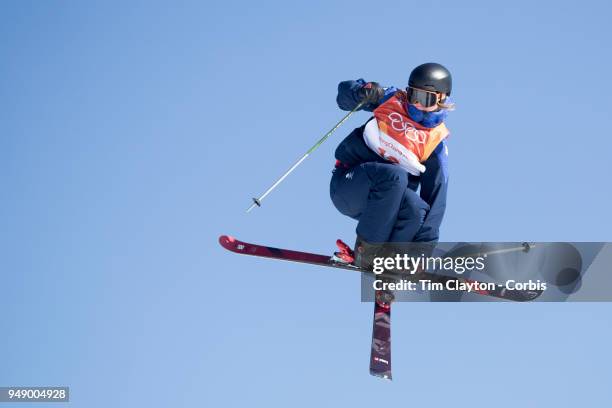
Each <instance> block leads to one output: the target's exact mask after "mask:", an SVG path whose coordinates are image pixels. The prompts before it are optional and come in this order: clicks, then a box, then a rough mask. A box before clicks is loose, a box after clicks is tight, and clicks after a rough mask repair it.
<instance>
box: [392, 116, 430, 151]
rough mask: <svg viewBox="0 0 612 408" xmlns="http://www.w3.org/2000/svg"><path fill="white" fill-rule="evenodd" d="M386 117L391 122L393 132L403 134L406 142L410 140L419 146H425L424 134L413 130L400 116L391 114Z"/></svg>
mask: <svg viewBox="0 0 612 408" xmlns="http://www.w3.org/2000/svg"><path fill="white" fill-rule="evenodd" d="M387 117H388V118H389V120H390V121H391V127H392V128H393V130H396V131H398V132H404V136H406V138H407V139H408V140H412V141H413V142H415V143H419V144H425V140H427V133H426V132H424V131H422V130H419V129H417V128H415V127H414V126H413V125H412V123H410V122H407V121H405V120H404V118H403V117H402V115H400V114H399V113H397V112H392V113H390V114H389V115H388V116H387Z"/></svg>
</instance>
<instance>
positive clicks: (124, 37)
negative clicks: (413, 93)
mask: <svg viewBox="0 0 612 408" xmlns="http://www.w3.org/2000/svg"><path fill="white" fill-rule="evenodd" d="M611 14H612V9H611V8H610V6H609V2H604V1H600V2H596V1H581V2H574V1H571V2H569V1H567V2H558V1H557V2H536V1H510V2H503V3H500V2H484V1H483V2H469V1H468V2H456V1H453V2H451V1H445V2H442V1H427V2H424V1H423V2H408V1H387V2H362V1H350V2H349V1H347V2H330V1H308V2H299V3H298V2H285V1H278V2H266V1H258V2H250V1H223V2H203V1H193V2H155V1H105V2H84V1H55V2H45V1H12V2H11V1H4V2H2V3H1V4H0V112H1V113H0V166H1V167H0V170H1V171H0V186H1V188H2V193H1V196H0V197H1V199H0V223H1V224H0V251H1V253H2V256H0V277H1V279H2V285H1V289H0V294H1V296H0V310H1V316H2V317H1V320H0V323H1V326H2V328H1V329H0V385H31V386H34V385H68V386H70V387H71V393H72V395H71V399H72V401H71V406H73V407H89V408H94V407H111V406H112V407H136V406H142V407H168V406H189V407H194V406H200V407H202V406H204V407H216V406H223V407H245V406H267V407H286V406H295V407H312V406H317V407H319V406H323V407H324V406H351V407H362V406H363V407H370V408H371V407H374V406H378V405H381V406H382V405H384V406H391V405H392V404H393V405H399V404H401V406H415V407H417V406H418V407H476V406H483V407H484V406H495V407H499V408H501V407H517V406H520V407H524V408H527V407H576V406H588V407H604V406H612V391H611V390H610V378H611V377H612V369H611V366H610V364H611V363H612V356H611V353H610V344H612V320H611V317H610V316H611V312H612V306H611V305H610V304H507V303H504V304H493V303H478V304H430V303H410V304H409V303H402V304H397V305H396V306H395V307H394V311H393V365H394V376H395V380H394V381H393V382H392V383H388V382H384V381H381V380H378V379H375V378H373V377H370V376H369V375H368V371H367V369H368V358H369V351H370V335H371V325H372V305H371V304H365V303H360V301H359V293H360V290H359V288H360V286H359V285H360V279H359V277H358V276H357V275H352V274H349V273H346V272H342V271H336V270H328V269H323V268H315V267H311V266H307V265H293V264H284V263H280V262H273V261H266V260H261V259H255V258H247V257H239V256H237V255H234V254H231V253H228V252H226V251H224V250H222V248H221V247H219V245H218V244H217V237H218V236H219V235H220V234H224V233H226V234H233V235H235V236H237V237H238V238H241V239H243V240H246V241H253V242H260V243H265V244H269V245H275V246H281V247H288V248H295V249H302V250H311V251H314V252H320V253H330V252H331V251H332V250H333V249H334V241H335V240H336V238H343V239H345V240H346V241H349V242H352V240H353V239H354V228H355V222H354V221H352V220H350V219H348V218H345V217H343V216H342V215H340V214H339V213H337V211H336V210H335V208H334V207H333V205H332V204H331V201H330V199H329V195H328V183H329V178H330V175H331V173H330V171H331V168H332V165H333V151H334V149H335V146H336V145H337V143H338V142H339V141H340V140H341V138H342V137H344V135H346V134H347V133H348V132H349V131H350V130H351V129H352V128H353V127H355V126H358V125H360V124H361V123H363V122H364V121H365V120H366V119H367V117H368V116H367V114H365V113H359V114H356V115H354V117H353V118H351V119H350V121H349V122H347V123H346V124H345V125H344V126H343V127H342V128H341V129H340V130H339V131H338V132H337V134H336V135H334V136H333V138H331V139H330V140H328V142H327V143H326V144H325V145H323V146H322V147H321V148H320V149H319V150H318V151H317V152H316V153H315V154H314V155H313V156H312V157H310V158H309V159H308V160H307V161H306V162H305V163H304V164H303V165H302V166H301V167H300V168H299V169H298V170H297V171H296V172H295V173H294V174H293V175H291V177H290V178H289V179H287V180H286V182H285V183H284V184H282V185H281V187H279V188H278V190H277V191H275V192H274V193H273V194H272V195H271V196H270V197H269V198H268V200H266V201H265V205H264V207H263V208H261V209H257V210H255V211H254V212H253V213H251V214H248V215H247V214H245V213H244V210H245V209H246V207H247V206H248V205H249V204H250V197H252V196H256V195H258V194H260V193H261V192H263V191H264V190H265V188H267V187H268V185H269V184H270V183H271V182H272V181H273V180H274V179H275V178H276V177H278V176H279V175H280V174H281V173H282V172H283V171H284V170H286V168H288V167H289V165H290V164H291V163H292V162H293V161H294V160H296V159H297V158H298V157H299V156H300V155H301V154H302V153H303V152H305V150H306V149H307V148H308V147H310V146H311V145H312V144H313V143H314V141H316V140H317V139H318V138H319V137H321V136H322V135H323V134H324V133H325V132H326V131H327V130H328V129H329V128H330V127H331V126H332V125H333V124H334V123H335V122H336V121H337V120H338V119H339V118H340V117H341V116H342V115H343V112H341V111H339V110H338V108H337V107H336V104H335V96H336V86H337V83H338V82H339V81H341V80H345V79H354V78H359V77H363V78H365V79H367V80H376V81H378V82H380V83H382V84H385V85H396V86H404V85H405V83H406V81H407V78H408V75H409V73H410V70H411V69H412V68H413V67H414V66H416V65H418V64H420V63H423V62H427V61H437V62H440V63H443V64H444V65H446V66H448V67H449V68H450V70H451V71H452V73H453V77H454V89H453V96H454V97H455V102H456V103H457V110H456V111H455V112H453V113H452V114H451V115H450V117H449V120H448V126H449V128H450V129H451V132H452V135H451V138H450V140H449V155H450V157H449V160H450V183H451V186H450V192H449V199H448V211H447V214H446V218H445V221H444V224H443V226H442V231H441V234H442V239H443V240H445V241H527V240H530V241H538V240H539V241H611V240H612V232H611V229H610V227H611V226H612V222H611V221H612V216H611V215H610V212H609V208H610V206H611V203H612V194H611V189H610V182H609V179H608V177H609V175H610V174H611V173H612V160H610V151H611V150H612V142H611V141H610V131H609V129H608V128H609V124H608V121H609V119H610V117H611V114H612V103H611V101H610V96H609V95H610V93H611V92H612V81H610V75H612V74H611V72H612V59H611V58H612V57H611V53H610V45H609V42H610V39H611V38H612V29H611V28H610V24H609V19H610V15H611ZM20 406H23V407H26V406H28V405H27V404H24V405H20Z"/></svg>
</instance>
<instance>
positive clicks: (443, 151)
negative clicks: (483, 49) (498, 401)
mask: <svg viewBox="0 0 612 408" xmlns="http://www.w3.org/2000/svg"><path fill="white" fill-rule="evenodd" d="M451 88H452V79H451V74H450V72H449V71H448V70H447V69H446V68H445V67H444V66H442V65H440V64H437V63H426V64H422V65H419V66H418V67H416V68H415V69H414V70H413V71H412V72H411V74H410V78H409V80H408V87H407V88H406V89H405V90H398V89H397V88H395V87H388V88H383V87H381V86H380V85H379V84H378V83H377V82H367V83H366V82H365V81H364V80H363V79H358V80H356V81H353V80H351V81H343V82H341V83H340V84H339V85H338V97H337V102H338V106H339V107H340V109H342V110H348V111H350V110H352V109H354V108H355V107H356V106H358V104H359V103H360V102H364V105H363V106H362V107H361V109H363V110H365V111H368V112H373V114H374V116H373V117H371V118H370V119H368V121H367V122H366V123H365V124H364V125H363V126H361V127H358V128H356V129H355V130H353V131H352V132H351V133H350V134H349V135H348V136H347V137H346V138H345V139H344V140H343V141H342V142H341V143H340V145H339V146H338V147H337V149H336V152H335V157H336V165H335V169H334V170H333V175H332V178H331V182H330V196H331V199H332V202H333V203H334V205H335V207H336V208H337V209H338V210H339V211H340V212H341V213H342V214H344V215H347V216H349V217H351V218H354V219H356V220H358V221H359V222H358V224H357V229H356V232H357V239H356V242H355V249H354V263H355V264H356V265H357V266H360V267H363V268H367V269H370V268H371V266H372V262H373V259H374V257H376V256H377V254H380V253H381V250H382V249H383V245H384V244H385V243H402V242H424V243H425V242H429V243H435V242H437V240H438V238H439V228H440V224H441V222H442V218H443V216H444V211H445V208H446V192H447V185H448V169H447V156H448V149H447V147H446V142H445V139H446V138H447V136H448V135H449V131H448V129H447V128H446V126H445V124H444V120H445V118H446V115H447V112H448V111H450V110H452V109H453V108H454V105H453V104H452V103H451V101H450V94H451ZM419 186H420V190H419V192H418V193H417V190H418V188H419ZM339 246H341V245H340V244H339ZM341 251H342V252H347V251H346V248H345V249H343V248H342V247H341ZM349 252H352V251H350V250H349ZM379 256H380V255H379Z"/></svg>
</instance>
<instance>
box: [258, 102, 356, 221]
mask: <svg viewBox="0 0 612 408" xmlns="http://www.w3.org/2000/svg"><path fill="white" fill-rule="evenodd" d="M363 104H364V102H360V103H359V104H358V105H357V106H355V108H354V109H353V110H352V111H350V112H349V113H347V114H346V115H344V117H343V118H342V119H340V121H339V122H338V123H336V125H335V126H334V127H333V128H331V130H330V131H329V132H327V133H326V134H325V136H323V137H322V138H321V139H319V141H318V142H317V143H315V144H314V146H312V147H311V148H310V149H308V151H307V152H306V153H305V154H304V155H303V156H302V157H301V158H300V159H299V160H298V161H296V162H295V164H294V165H293V166H291V167H290V168H289V170H287V171H286V172H285V174H283V175H282V176H280V178H279V179H278V180H276V181H275V182H274V184H272V185H271V186H270V188H268V189H267V190H266V192H265V193H263V194H262V195H261V196H260V197H259V198H255V197H253V204H251V206H250V207H249V208H248V209H247V210H246V212H247V213H248V212H251V210H252V209H253V208H255V207H256V206H257V207H261V202H262V201H263V199H264V198H266V196H267V195H268V194H270V193H271V192H272V190H274V189H275V188H276V186H278V185H279V184H280V183H281V182H282V181H283V180H284V179H285V178H286V177H287V176H288V175H289V174H291V172H292V171H293V170H295V169H296V168H297V166H299V165H300V164H302V162H303V161H304V160H306V158H307V157H308V156H309V155H310V153H312V152H314V151H315V150H316V149H317V148H318V147H319V146H321V145H322V144H323V142H325V140H327V138H328V137H330V136H331V134H332V133H334V132H335V131H336V129H338V128H339V127H340V125H342V124H343V123H344V122H345V121H346V120H347V119H348V118H349V117H351V115H352V114H353V113H355V112H356V111H357V110H358V109H359V108H361V106H362V105H363Z"/></svg>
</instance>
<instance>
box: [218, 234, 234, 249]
mask: <svg viewBox="0 0 612 408" xmlns="http://www.w3.org/2000/svg"><path fill="white" fill-rule="evenodd" d="M234 242H236V238H234V237H232V236H231V235H221V236H220V237H219V243H220V244H221V246H222V247H227V246H228V245H230V244H232V243H234Z"/></svg>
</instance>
